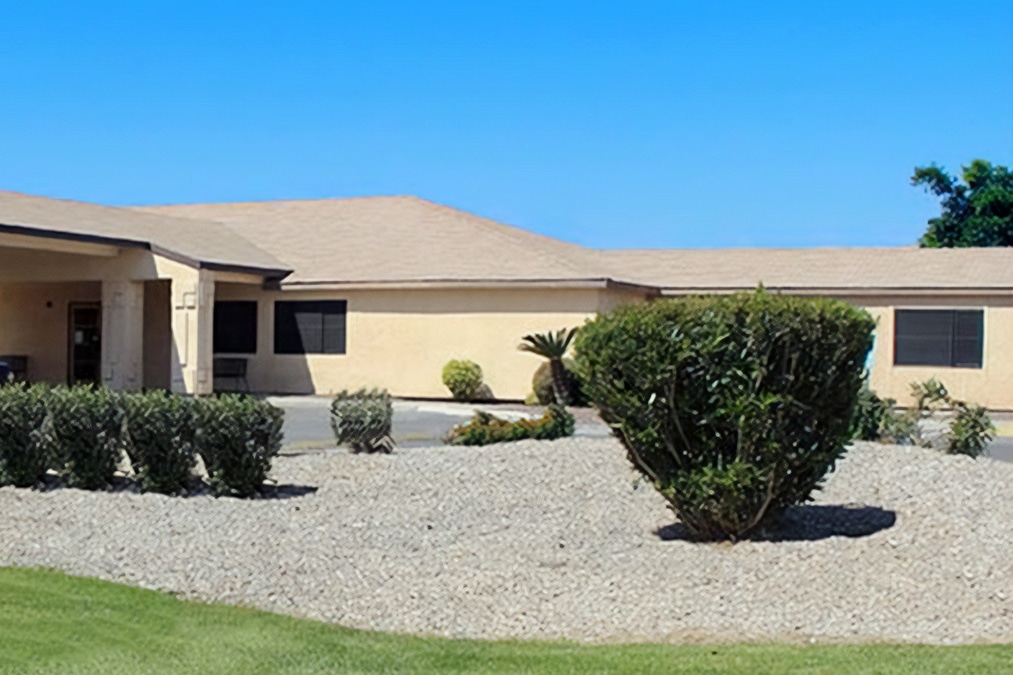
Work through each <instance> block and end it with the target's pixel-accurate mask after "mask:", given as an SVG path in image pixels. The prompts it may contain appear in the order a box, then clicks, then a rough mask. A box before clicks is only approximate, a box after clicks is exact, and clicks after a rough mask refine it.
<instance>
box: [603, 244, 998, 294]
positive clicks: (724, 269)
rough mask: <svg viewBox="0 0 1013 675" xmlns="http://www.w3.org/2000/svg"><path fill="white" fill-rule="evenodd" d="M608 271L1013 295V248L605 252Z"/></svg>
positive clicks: (698, 284) (666, 278)
mask: <svg viewBox="0 0 1013 675" xmlns="http://www.w3.org/2000/svg"><path fill="white" fill-rule="evenodd" d="M598 255H599V260H600V262H601V267H602V273H604V274H608V275H615V276H618V277H619V278H622V279H624V280H628V281H633V282H637V283H642V284H647V285H651V286H657V287H660V288H663V289H672V290H701V291H707V290H714V291H729V290H738V289H752V288H756V286H757V285H758V284H760V283H762V284H763V285H764V286H766V287H767V288H770V289H784V290H793V289H797V290H841V291H849V290H854V291H863V290H864V291H868V290H904V289H923V290H932V289H940V290H956V289H961V290H966V289H981V290H1013V248H989V249H985V248H959V249H924V248H915V247H897V248H809V249H762V248H752V249H706V250H698V249H681V250H680V249H668V250H613V251H600V252H599V253H598Z"/></svg>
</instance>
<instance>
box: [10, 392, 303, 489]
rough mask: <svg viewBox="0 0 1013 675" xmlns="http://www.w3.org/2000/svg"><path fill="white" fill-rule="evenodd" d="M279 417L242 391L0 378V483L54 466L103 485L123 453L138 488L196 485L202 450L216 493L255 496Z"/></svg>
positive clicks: (91, 485) (87, 484) (277, 441)
mask: <svg viewBox="0 0 1013 675" xmlns="http://www.w3.org/2000/svg"><path fill="white" fill-rule="evenodd" d="M282 416H283V413H282V411H281V410H280V409H278V408H275V407H273V406H271V405H270V404H268V403H266V402H263V401H259V400H257V399H254V398H252V397H249V396H243V395H230V396H222V397H216V398H207V399H192V398H190V397H188V396H181V395H178V394H170V393H168V392H148V393H138V394H127V393H119V392H114V391H111V390H109V389H105V388H102V387H87V386H79V387H63V386H61V387H50V386H47V385H35V386H32V387H27V386H25V385H21V384H7V385H2V386H0V485H15V486H17V487H31V486H33V485H39V484H41V483H43V482H44V481H45V480H46V475H47V473H50V472H52V473H54V474H56V475H57V476H58V477H59V478H60V479H62V481H63V482H64V483H65V484H66V485H69V486H73V487H79V488H83V489H88V490H101V489H105V488H107V487H109V486H110V484H111V483H112V482H113V480H114V478H115V476H116V472H117V469H119V468H121V463H122V462H123V461H124V460H125V459H127V460H129V466H130V468H132V469H133V471H134V474H135V476H136V481H137V484H138V485H139V486H140V487H141V489H143V490H150V491H155V492H162V493H166V494H177V493H180V492H184V491H186V490H188V489H190V488H192V487H195V486H199V484H200V483H199V477H198V476H196V475H195V473H194V469H195V465H196V463H197V457H198V456H200V457H201V458H202V459H203V460H204V464H205V467H206V468H207V471H208V479H209V483H210V486H211V488H212V490H213V491H214V492H215V493H216V494H221V495H235V496H252V495H253V494H254V493H256V492H257V490H258V489H259V488H260V487H261V485H262V484H263V482H264V480H265V478H266V477H267V472H268V471H269V470H270V467H271V459H272V458H273V457H274V456H275V455H276V454H277V453H278V450H279V449H280V447H281V423H282ZM123 466H126V465H125V464H124V465H123ZM120 480H123V479H122V478H121V479H120Z"/></svg>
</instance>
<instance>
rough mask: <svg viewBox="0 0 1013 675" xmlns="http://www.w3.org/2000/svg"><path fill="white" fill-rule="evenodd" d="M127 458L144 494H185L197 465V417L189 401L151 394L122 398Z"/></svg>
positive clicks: (156, 393)
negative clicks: (124, 413)
mask: <svg viewBox="0 0 1013 675" xmlns="http://www.w3.org/2000/svg"><path fill="white" fill-rule="evenodd" d="M123 403H124V408H125V410H126V414H127V446H126V447H127V454H128V455H129V456H130V463H131V464H132V465H133V467H134V471H135V472H136V473H137V477H138V479H139V480H140V483H141V487H142V488H143V489H145V490H152V491H154V492H162V493H165V494H174V493H178V492H181V491H183V490H185V489H186V488H187V487H188V486H189V484H190V482H191V479H192V477H193V473H192V472H193V468H194V466H195V465H196V463H197V447H196V441H195V436H196V433H197V416H196V413H195V411H194V403H193V400H192V399H190V398H187V397H185V396H179V395H177V394H169V393H167V392H163V391H153V392H149V393H145V394H128V395H126V396H124V397H123Z"/></svg>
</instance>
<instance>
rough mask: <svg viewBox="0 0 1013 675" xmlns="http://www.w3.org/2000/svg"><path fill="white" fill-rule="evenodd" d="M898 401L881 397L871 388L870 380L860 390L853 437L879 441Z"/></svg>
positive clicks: (852, 432) (852, 428)
mask: <svg viewBox="0 0 1013 675" xmlns="http://www.w3.org/2000/svg"><path fill="white" fill-rule="evenodd" d="M894 405H896V401H894V400H893V399H889V398H888V399H881V398H880V397H879V396H877V395H876V392H874V391H872V389H870V388H869V384H868V382H866V383H865V384H863V385H862V388H861V389H860V390H859V392H858V402H857V405H856V406H855V416H854V418H853V419H852V422H851V437H852V438H854V439H856V440H859V441H878V440H879V439H880V438H881V437H882V435H883V426H884V425H885V424H886V421H887V417H888V416H889V415H890V414H891V413H892V411H893V406H894Z"/></svg>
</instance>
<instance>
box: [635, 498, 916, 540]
mask: <svg viewBox="0 0 1013 675" xmlns="http://www.w3.org/2000/svg"><path fill="white" fill-rule="evenodd" d="M896 522H897V514H896V513H895V512H894V511H887V510H886V509H881V508H879V507H878V506H847V505H840V504H803V505H800V506H793V507H792V508H790V509H788V510H787V511H786V512H785V514H784V515H783V516H782V517H781V520H780V522H779V523H777V524H776V525H774V526H772V527H768V528H766V529H764V530H761V531H759V532H756V533H755V534H754V535H753V536H752V537H750V540H751V541H817V540H819V539H829V538H830V537H868V536H869V535H870V534H875V533H877V532H880V531H881V530H885V529H888V528H891V527H893V526H894V524H895V523H896ZM654 534H656V535H657V536H658V538H659V539H661V540H662V541H696V539H694V538H693V535H692V534H690V532H689V530H688V529H687V528H686V526H685V525H683V524H682V523H672V524H671V525H666V526H664V527H661V528H658V529H657V530H655V531H654Z"/></svg>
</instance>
